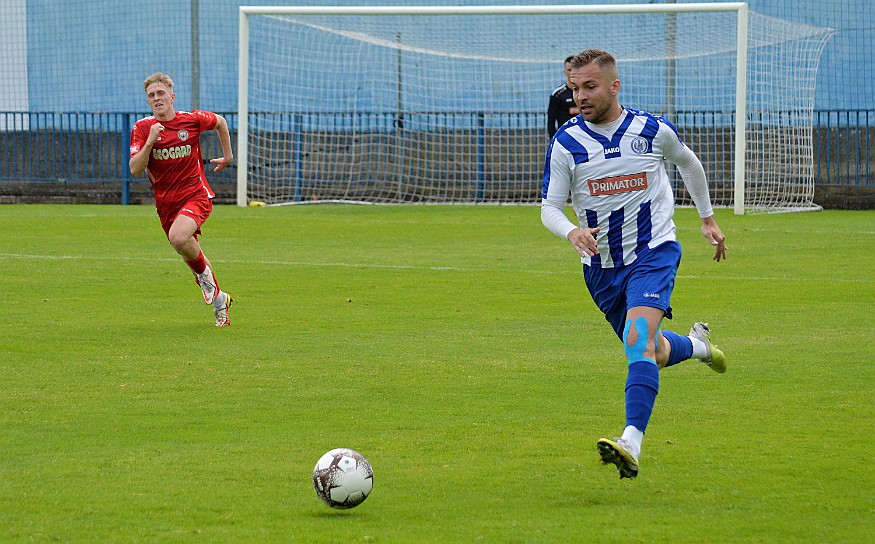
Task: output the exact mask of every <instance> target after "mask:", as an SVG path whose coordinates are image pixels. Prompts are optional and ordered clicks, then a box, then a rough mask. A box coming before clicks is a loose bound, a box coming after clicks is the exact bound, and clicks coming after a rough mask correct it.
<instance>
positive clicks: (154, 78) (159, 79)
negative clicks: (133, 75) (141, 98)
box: [143, 72, 173, 92]
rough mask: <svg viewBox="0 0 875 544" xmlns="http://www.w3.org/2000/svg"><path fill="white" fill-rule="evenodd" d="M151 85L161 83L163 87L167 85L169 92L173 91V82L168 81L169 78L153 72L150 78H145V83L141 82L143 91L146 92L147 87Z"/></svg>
mask: <svg viewBox="0 0 875 544" xmlns="http://www.w3.org/2000/svg"><path fill="white" fill-rule="evenodd" d="M153 83H163V84H164V85H167V88H168V89H170V91H171V92H172V91H173V80H172V79H170V76H168V75H167V74H162V73H161V72H155V73H154V74H152V75H151V76H149V77H147V78H146V81H144V82H143V90H144V91H148V90H149V85H151V84H153Z"/></svg>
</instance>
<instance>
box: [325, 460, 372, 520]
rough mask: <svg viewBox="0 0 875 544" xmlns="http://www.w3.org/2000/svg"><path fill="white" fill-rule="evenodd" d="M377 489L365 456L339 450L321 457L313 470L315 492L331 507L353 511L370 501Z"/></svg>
mask: <svg viewBox="0 0 875 544" xmlns="http://www.w3.org/2000/svg"><path fill="white" fill-rule="evenodd" d="M373 487H374V471H373V470H371V464H370V463H369V462H368V460H367V459H365V458H364V457H363V456H362V454H360V453H359V452H357V451H355V450H351V449H348V448H337V449H333V450H331V451H329V452H328V453H326V454H325V455H323V456H322V457H320V458H319V461H318V462H317V463H316V466H315V467H314V468H313V489H315V490H316V496H318V497H319V498H320V499H322V502H324V503H325V504H327V505H328V506H330V507H332V508H352V507H354V506H358V505H360V504H361V503H363V502H364V500H365V499H367V498H368V495H370V494H371V489H373Z"/></svg>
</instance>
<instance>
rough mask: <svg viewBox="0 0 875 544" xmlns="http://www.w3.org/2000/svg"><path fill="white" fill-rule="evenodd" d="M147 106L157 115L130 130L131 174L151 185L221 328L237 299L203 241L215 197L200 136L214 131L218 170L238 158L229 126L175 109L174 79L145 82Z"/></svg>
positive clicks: (166, 226)
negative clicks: (218, 147)
mask: <svg viewBox="0 0 875 544" xmlns="http://www.w3.org/2000/svg"><path fill="white" fill-rule="evenodd" d="M143 87H144V89H145V91H146V103H147V104H149V107H150V108H151V109H152V113H153V115H152V116H150V117H146V118H145V119H141V120H139V121H137V123H136V124H135V125H134V128H133V130H131V162H130V168H131V174H133V175H134V176H139V175H141V174H142V173H143V172H145V173H146V175H147V176H148V177H149V181H150V182H151V183H152V190H153V191H154V193H155V207H156V208H157V209H158V217H159V218H160V219H161V226H162V227H163V228H164V232H165V233H166V234H167V239H168V240H169V241H170V244H171V245H172V246H173V249H175V250H176V252H177V253H179V254H180V255H181V256H182V258H183V259H185V263H186V264H187V265H188V266H189V267H190V268H191V270H192V272H194V275H195V279H196V281H197V283H198V285H200V287H201V292H202V293H203V296H204V302H206V303H207V304H212V305H213V314H214V315H215V317H216V326H217V327H225V326H227V325H229V324H230V323H231V322H230V321H229V320H228V310H229V309H230V308H231V303H232V302H233V300H232V299H231V296H230V295H229V294H228V293H226V292H224V291H222V290H221V289H219V285H218V283H217V282H216V276H215V274H214V273H213V267H212V265H211V264H210V261H209V260H208V259H207V258H206V257H205V256H204V253H203V251H202V250H201V246H200V243H199V242H198V235H200V234H201V230H200V227H201V225H203V223H204V221H206V220H207V218H208V217H209V216H210V212H211V211H212V210H213V201H212V198H213V197H214V196H215V194H214V193H213V190H212V189H211V188H210V184H209V183H207V178H206V175H205V174H204V167H203V164H202V163H201V152H200V146H199V145H198V142H199V138H200V134H201V133H202V132H204V131H208V130H215V131H216V132H217V133H218V134H219V142H220V143H221V144H222V154H223V156H222V157H221V158H218V159H212V160H210V163H212V164H214V165H216V166H215V168H214V169H213V170H214V171H215V172H218V171H220V170H222V169H223V168H225V167H226V166H228V165H229V164H230V163H231V161H232V160H233V158H234V154H233V152H232V150H231V134H230V132H229V131H228V123H227V122H226V121H225V119H224V118H223V117H222V116H221V115H216V114H215V113H212V112H209V111H200V110H194V111H191V112H187V111H176V110H175V109H174V108H173V102H174V100H176V95H175V94H174V93H173V80H172V79H170V77H169V76H168V75H166V74H162V73H155V74H152V75H151V76H149V77H147V78H146V80H145V81H144V82H143Z"/></svg>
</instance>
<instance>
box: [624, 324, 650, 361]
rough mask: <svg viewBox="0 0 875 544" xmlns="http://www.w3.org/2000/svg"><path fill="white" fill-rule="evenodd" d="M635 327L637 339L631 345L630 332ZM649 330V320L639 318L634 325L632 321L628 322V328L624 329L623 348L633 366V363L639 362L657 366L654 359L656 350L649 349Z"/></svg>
mask: <svg viewBox="0 0 875 544" xmlns="http://www.w3.org/2000/svg"><path fill="white" fill-rule="evenodd" d="M633 326H634V327H635V339H634V341H633V342H632V343H631V344H630V343H629V336H630V334H629V332H630V331H631V330H632V327H633ZM647 332H648V328H647V319H646V318H644V317H638V318H636V319H635V322H634V323H633V322H632V320H631V319H627V320H626V326H625V328H624V329H623V347H624V348H625V349H626V360H627V361H628V362H629V364H630V365H631V364H632V363H635V362H638V361H650V362H651V363H653V364H656V360H655V359H654V357H653V352H654V348H649V345H648V344H649V337H648V334H647Z"/></svg>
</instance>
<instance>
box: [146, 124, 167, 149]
mask: <svg viewBox="0 0 875 544" xmlns="http://www.w3.org/2000/svg"><path fill="white" fill-rule="evenodd" d="M162 132H164V125H162V124H161V123H155V124H154V125H152V128H150V129H149V137H148V138H146V145H154V144H155V142H157V141H158V140H160V139H161V133H162Z"/></svg>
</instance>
